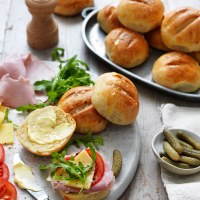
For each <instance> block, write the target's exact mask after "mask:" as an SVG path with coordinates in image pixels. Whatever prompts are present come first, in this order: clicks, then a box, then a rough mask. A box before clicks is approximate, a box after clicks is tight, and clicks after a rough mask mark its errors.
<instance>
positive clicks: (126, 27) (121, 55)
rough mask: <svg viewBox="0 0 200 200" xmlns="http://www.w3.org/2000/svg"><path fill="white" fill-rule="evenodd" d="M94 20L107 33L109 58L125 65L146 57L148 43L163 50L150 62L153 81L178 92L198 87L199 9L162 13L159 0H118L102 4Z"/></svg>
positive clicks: (140, 62) (199, 77) (199, 55)
mask: <svg viewBox="0 0 200 200" xmlns="http://www.w3.org/2000/svg"><path fill="white" fill-rule="evenodd" d="M97 21H98V23H99V25H100V27H101V28H102V30H103V31H104V32H105V33H106V34H107V36H106V38H105V49H106V55H107V56H108V58H109V59H110V60H111V61H112V62H114V63H116V64H118V65H119V66H121V67H124V68H133V67H136V66H138V65H141V64H142V63H143V62H145V61H146V60H147V59H148V56H149V45H150V46H151V47H153V48H155V49H158V50H161V51H163V53H164V52H167V53H164V54H163V55H162V56H161V57H160V58H158V59H157V60H156V62H155V63H154V65H153V66H152V67H153V68H152V78H153V81H155V82H156V83H158V84H160V85H162V86H164V87H168V88H170V89H174V90H178V91H181V92H194V91H196V90H198V89H199V88H200V66H199V62H200V10H198V9H195V8H190V7H182V8H177V9H175V10H172V11H170V12H166V13H164V5H163V3H162V1H161V0H120V1H119V3H118V5H116V4H110V5H106V6H105V7H104V8H102V9H101V10H100V11H99V12H98V15H97Z"/></svg>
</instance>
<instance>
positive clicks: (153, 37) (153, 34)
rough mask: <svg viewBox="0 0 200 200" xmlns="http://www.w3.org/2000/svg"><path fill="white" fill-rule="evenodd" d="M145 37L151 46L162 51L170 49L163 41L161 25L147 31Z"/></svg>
mask: <svg viewBox="0 0 200 200" xmlns="http://www.w3.org/2000/svg"><path fill="white" fill-rule="evenodd" d="M145 39H146V40H147V42H148V43H149V45H150V46H151V47H153V48H155V49H158V50H161V51H169V48H167V46H166V45H165V44H164V43H163V41H162V38H161V34H160V27H158V28H156V29H154V30H152V31H150V32H148V33H146V34H145Z"/></svg>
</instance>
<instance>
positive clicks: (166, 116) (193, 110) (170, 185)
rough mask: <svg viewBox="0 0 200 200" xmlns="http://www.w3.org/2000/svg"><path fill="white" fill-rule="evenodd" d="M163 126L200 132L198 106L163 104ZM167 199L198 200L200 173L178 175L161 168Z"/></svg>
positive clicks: (199, 111)
mask: <svg viewBox="0 0 200 200" xmlns="http://www.w3.org/2000/svg"><path fill="white" fill-rule="evenodd" d="M160 110H161V120H162V123H163V128H182V129H188V130H191V131H194V132H197V133H199V134H200V108H197V107H178V106H175V105H174V104H165V105H162V106H161V108H160ZM161 177H162V181H163V183H164V186H165V187H166V191H167V194H168V197H169V200H200V173H197V174H194V175H189V176H180V175H175V174H173V173H170V172H168V171H167V170H165V169H164V168H161Z"/></svg>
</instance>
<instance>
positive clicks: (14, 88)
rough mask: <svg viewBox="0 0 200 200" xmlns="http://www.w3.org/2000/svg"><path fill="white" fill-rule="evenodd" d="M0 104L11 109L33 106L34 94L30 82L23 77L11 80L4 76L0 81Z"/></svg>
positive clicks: (34, 101)
mask: <svg viewBox="0 0 200 200" xmlns="http://www.w3.org/2000/svg"><path fill="white" fill-rule="evenodd" d="M0 103H2V104H3V105H5V106H8V107H11V108H16V107H18V106H22V105H27V104H35V103H36V99H35V92H34V89H33V86H32V85H31V84H30V81H29V80H27V79H25V78H23V77H19V79H12V78H11V77H10V76H9V75H8V74H6V75H4V76H3V77H2V78H1V79H0Z"/></svg>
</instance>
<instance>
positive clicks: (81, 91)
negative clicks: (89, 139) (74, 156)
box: [58, 86, 108, 133]
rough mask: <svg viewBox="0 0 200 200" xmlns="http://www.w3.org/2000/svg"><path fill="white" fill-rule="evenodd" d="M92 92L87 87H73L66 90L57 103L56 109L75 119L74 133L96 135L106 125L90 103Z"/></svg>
mask: <svg viewBox="0 0 200 200" xmlns="http://www.w3.org/2000/svg"><path fill="white" fill-rule="evenodd" d="M92 91H93V88H92V87H89V86H88V87H87V86H80V87H75V88H72V89H70V90H68V91H67V92H66V93H65V94H64V95H63V96H62V97H61V99H60V100H59V102H58V107H60V108H61V109H62V110H63V111H65V112H66V113H69V114H71V115H72V117H73V118H74V119H75V121H76V132H79V133H98V132H101V131H103V130H104V129H105V128H106V126H107V124H108V121H107V120H106V119H105V118H104V117H102V116H101V115H100V114H99V113H98V112H97V111H96V110H95V109H94V106H93V105H92V103H91V96H92Z"/></svg>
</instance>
